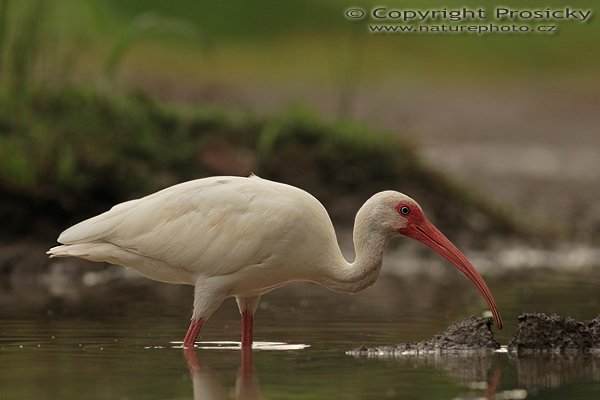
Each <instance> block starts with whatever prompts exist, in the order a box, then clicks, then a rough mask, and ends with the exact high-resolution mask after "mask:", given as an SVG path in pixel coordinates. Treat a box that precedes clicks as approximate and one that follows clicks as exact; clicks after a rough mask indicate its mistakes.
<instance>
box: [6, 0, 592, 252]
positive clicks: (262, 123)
mask: <svg viewBox="0 0 600 400" xmlns="http://www.w3.org/2000/svg"><path fill="white" fill-rule="evenodd" d="M363 4H367V5H368V4H371V5H374V4H376V2H368V3H363ZM461 4H462V5H464V6H468V5H473V6H479V5H480V4H479V3H476V2H473V1H470V0H469V1H465V2H464V3H461ZM505 4H506V5H513V6H517V5H519V6H523V4H522V2H516V1H506V2H505ZM533 4H534V3H532V5H533ZM351 5H353V4H351V3H349V2H347V1H341V0H336V1H331V2H318V1H316V0H311V1H304V2H296V3H281V2H273V1H264V0H261V1H257V2H253V3H252V4H251V5H249V4H248V3H247V2H243V1H240V0H236V1H231V2H226V3H215V2H190V1H182V0H179V1H172V2H161V1H155V0H152V1H150V0H147V1H127V2H122V1H116V0H109V1H100V0H90V1H87V2H79V1H75V0H56V1H53V2H47V1H44V0H22V1H15V0H0V193H1V194H2V196H3V199H4V205H3V207H2V209H1V210H0V213H1V215H0V216H1V217H2V218H4V219H5V221H8V222H9V224H8V226H10V227H11V228H10V229H11V230H13V231H15V232H19V231H20V232H24V233H26V232H31V231H33V230H34V229H35V228H33V227H32V224H33V223H34V222H39V221H44V220H53V221H55V222H56V221H60V223H61V224H63V223H65V221H66V220H69V221H71V220H75V219H77V218H80V217H81V216H82V215H81V214H82V213H86V214H88V215H89V213H92V212H97V211H100V210H102V209H104V208H106V207H107V206H109V205H111V204H113V203H114V202H117V201H121V200H125V199H128V198H131V197H133V196H140V195H143V194H146V193H149V192H151V191H153V190H156V189H159V188H162V187H164V186H167V185H170V184H174V183H176V182H180V181H182V180H186V179H193V178H198V177H202V176H208V175H214V174H241V175H244V174H248V173H250V172H255V173H257V174H259V175H261V176H263V177H265V178H273V179H276V180H281V181H285V182H287V183H290V184H294V185H297V186H300V187H302V188H305V189H307V190H308V191H310V192H311V193H313V194H315V195H316V196H317V197H318V198H320V199H321V200H322V201H323V202H324V203H325V205H326V206H328V207H331V209H332V210H333V214H334V216H335V217H347V216H349V215H351V214H353V213H354V212H355V211H356V209H357V208H358V206H359V205H360V203H361V202H362V201H364V200H365V198H366V197H367V196H368V195H370V194H372V193H374V192H375V191H378V190H383V189H398V190H401V191H403V192H406V193H407V194H409V195H411V196H413V197H415V198H416V199H418V200H419V201H420V202H421V203H424V205H425V208H426V209H427V210H429V211H430V213H433V214H434V219H435V220H436V221H437V222H438V223H439V224H440V225H442V227H444V228H446V229H454V230H457V231H460V232H471V238H473V239H480V240H484V238H486V237H488V236H487V235H489V234H490V233H491V232H494V233H496V234H499V235H504V234H508V233H523V232H524V231H525V230H527V229H526V228H525V227H523V226H521V225H519V224H517V223H516V222H515V220H514V217H513V216H512V215H510V214H509V213H508V212H507V211H506V210H504V209H500V208H498V207H496V206H495V205H493V204H491V203H489V202H488V201H486V200H484V199H482V198H481V197H480V196H478V195H477V194H474V193H472V192H470V191H468V190H466V189H465V188H464V187H462V186H461V185H460V184H458V183H456V182H454V181H452V179H451V178H449V177H447V176H446V175H444V174H443V173H441V172H439V171H436V170H434V169H432V168H431V167H429V166H428V165H425V164H424V163H423V162H422V161H421V159H420V158H419V156H418V151H417V149H416V148H415V146H414V145H413V144H412V143H411V142H410V141H409V140H407V139H405V138H404V137H403V136H402V132H399V133H397V134H395V135H393V136H392V135H389V134H384V133H380V132H374V131H373V130H371V129H369V128H366V127H364V126H361V125H358V124H356V123H353V122H349V121H348V120H347V119H345V118H344V117H345V116H351V110H352V107H351V104H352V101H353V99H352V97H353V96H355V95H356V92H355V91H354V90H353V87H354V86H355V85H356V81H357V80H364V81H367V82H369V83H373V82H377V81H378V80H383V79H400V80H405V81H407V82H408V81H410V80H414V79H417V80H418V79H427V80H431V79H433V80H453V79H459V80H461V79H462V80H473V79H487V80H499V81H501V80H502V79H506V69H507V68H510V71H511V74H510V76H511V79H521V78H522V79H528V78H530V77H532V76H535V77H540V76H544V74H550V73H551V70H554V72H556V70H557V69H560V70H563V71H567V70H568V71H570V72H569V74H571V75H573V74H577V79H580V80H585V81H586V82H593V80H594V79H597V76H598V75H597V69H598V67H600V56H599V55H598V54H597V52H590V51H588V49H589V48H592V44H593V43H596V41H597V39H598V36H600V30H599V29H598V25H597V24H596V23H590V24H585V25H581V26H577V25H575V24H567V23H565V24H562V25H561V30H563V32H562V34H559V35H557V36H556V37H554V38H552V39H550V38H548V37H542V36H535V35H531V36H527V37H525V36H521V37H515V36H511V35H496V36H488V37H486V40H485V41H483V40H482V39H481V38H479V37H475V36H466V35H460V36H453V35H449V36H446V37H441V36H435V37H431V36H428V35H420V36H419V35H417V36H418V37H416V36H411V37H407V36H403V37H398V36H393V35H388V36H387V37H384V36H381V35H368V34H366V25H365V23H362V22H352V21H348V20H346V19H345V18H344V17H343V11H344V9H345V8H347V7H348V6H351ZM367 5H365V6H364V7H365V8H368V7H367ZM388 5H389V6H390V7H394V6H402V7H409V6H410V7H417V6H418V7H420V8H427V7H441V6H443V5H445V3H442V2H439V1H412V2H389V3H388ZM546 5H549V6H559V5H561V6H562V3H561V2H558V1H553V0H552V1H550V0H549V1H548V2H547V4H546ZM577 5H578V4H572V6H577ZM579 5H581V6H583V5H584V3H581V4H579ZM487 6H488V7H492V6H493V5H492V4H489V5H487ZM564 31H568V32H569V34H568V35H566V34H564ZM550 40H552V42H550ZM550 58H552V60H554V61H553V62H552V63H551V65H548V63H547V62H546V61H547V60H548V59H550ZM584 58H585V60H586V62H585V63H584V62H581V60H583V59H584ZM473 60H476V63H474V62H473ZM441 72H443V73H441ZM569 76H570V75H569ZM165 77H169V78H168V82H169V83H168V84H169V85H170V86H173V87H175V88H179V89H182V88H183V89H186V90H187V89H189V88H190V87H195V88H200V87H202V86H203V85H205V84H206V82H212V81H217V82H227V83H228V84H236V83H238V82H241V81H244V82H250V83H251V84H252V85H262V84H263V83H265V82H271V83H275V84H276V85H277V84H279V83H285V84H288V83H290V82H291V83H293V84H297V85H300V86H301V85H304V84H306V83H307V82H310V83H311V84H313V85H316V86H319V85H322V83H323V82H329V83H332V86H333V87H335V88H336V89H335V90H337V91H339V104H338V107H339V109H338V116H339V117H340V119H339V123H335V124H334V123H328V122H325V121H323V120H321V119H320V118H319V117H317V116H316V115H315V113H313V112H311V111H308V110H307V109H305V107H306V106H305V105H304V106H301V107H296V108H295V109H294V111H293V112H289V113H283V114H281V115H274V116H273V115H272V116H266V117H265V116H261V117H258V116H255V115H252V114H249V113H241V112H239V111H236V110H235V109H232V108H228V107H223V106H214V105H210V104H207V103H204V102H203V103H201V104H194V105H193V106H191V105H188V106H182V105H179V106H176V105H174V104H175V103H173V102H165V101H162V100H156V99H155V98H153V97H152V95H151V94H150V92H152V91H151V90H146V89H147V87H152V86H153V85H154V83H155V82H161V80H162V79H164V78H165ZM298 77H300V78H301V79H297V78H298ZM132 92H133V93H134V94H130V93H132ZM176 92H177V90H175V91H171V92H169V93H176ZM176 97H177V96H175V98H173V99H170V100H178V99H177V98H176ZM303 107H304V108H303ZM84 210H85V211H84ZM67 216H69V217H67ZM44 217H46V218H44Z"/></svg>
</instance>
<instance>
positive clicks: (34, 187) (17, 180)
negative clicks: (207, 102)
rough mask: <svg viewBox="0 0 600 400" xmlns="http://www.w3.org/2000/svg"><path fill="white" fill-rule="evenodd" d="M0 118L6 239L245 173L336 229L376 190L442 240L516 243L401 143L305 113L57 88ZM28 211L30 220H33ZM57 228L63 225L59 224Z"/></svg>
mask: <svg viewBox="0 0 600 400" xmlns="http://www.w3.org/2000/svg"><path fill="white" fill-rule="evenodd" d="M28 100H29V101H28V102H21V103H20V106H19V108H18V109H14V108H11V107H10V105H8V104H6V103H4V104H2V107H0V110H2V113H1V114H0V191H1V192H2V196H3V197H4V199H5V200H7V201H6V202H5V204H4V207H3V209H2V210H0V212H2V215H1V218H2V219H3V220H4V221H9V224H8V225H7V226H12V227H13V228H15V230H16V231H19V230H22V229H26V230H29V229H31V227H32V224H35V223H36V222H39V221H40V220H48V219H50V220H52V219H54V220H55V221H56V219H58V220H64V219H65V218H66V216H70V217H69V218H70V219H76V218H81V217H82V215H81V214H82V213H90V212H97V211H100V210H102V209H105V208H107V207H109V206H110V205H112V204H113V203H115V202H118V201H123V200H126V199H129V198H132V197H136V196H141V195H144V194H147V193H149V192H152V191H154V190H157V189H160V188H163V187H165V186H168V185H171V184H175V183H178V182H180V181H183V180H188V179H194V178H199V177H203V176H210V175H221V174H235V175H247V174H250V173H252V172H254V173H256V174H258V175H260V176H262V177H265V178H271V179H275V180H279V181H284V182H286V183H290V184H292V185H296V186H299V187H302V188H304V189H306V190H308V191H310V192H311V193H313V194H315V195H316V196H317V197H318V198H319V199H320V200H321V201H322V202H323V203H324V204H325V205H326V206H327V207H328V208H330V209H331V210H332V213H333V215H334V217H338V218H348V217H350V216H352V215H354V213H355V212H356V210H357V209H358V207H359V206H360V205H361V203H362V202H363V201H365V199H366V198H367V197H368V196H370V195H371V194H373V193H375V192H377V191H380V190H386V189H397V190H401V191H403V192H405V193H407V194H409V195H411V196H414V197H415V198H416V199H418V200H419V201H420V202H421V203H422V204H424V205H425V206H426V209H427V210H430V211H431V212H430V214H432V215H433V216H434V217H433V218H434V220H436V222H438V223H439V224H440V225H441V226H442V227H445V228H446V229H453V230H454V231H456V232H457V233H461V232H462V233H465V234H466V232H470V233H469V237H470V238H471V239H473V238H476V237H477V235H479V234H482V233H485V234H491V233H492V232H494V233H495V234H499V235H504V234H508V233H523V227H522V226H520V225H518V224H516V223H515V222H514V220H513V218H512V217H511V216H510V215H509V214H508V213H507V212H506V211H505V210H502V209H500V208H497V207H495V206H494V205H492V204H491V203H489V202H487V201H485V200H483V199H482V198H480V197H478V196H477V195H475V194H473V193H471V192H470V191H467V190H465V189H464V188H463V187H462V186H460V185H459V184H457V183H455V182H453V181H451V180H450V179H449V178H448V177H446V176H445V175H443V174H442V173H439V172H437V171H435V170H433V169H431V168H430V167H429V166H428V165H426V164H424V163H423V162H422V161H421V160H420V158H419V156H418V153H417V151H416V149H415V147H414V146H413V145H412V144H411V143H410V142H409V141H407V140H405V139H402V138H401V137H397V136H391V135H387V134H384V133H378V132H373V131H371V130H369V129H367V128H365V127H362V126H359V125H357V124H351V123H343V124H333V123H327V122H324V121H323V120H321V119H319V118H317V117H316V116H314V114H312V113H310V112H307V111H305V110H296V111H293V112H289V113H287V114H284V115H280V116H277V117H273V118H262V119H258V118H256V117H253V116H252V115H251V114H241V113H237V112H232V111H227V110H225V109H221V108H215V107H208V106H207V107H195V108H193V109H192V108H183V107H173V106H169V105H165V104H161V103H158V102H156V101H154V100H153V99H151V98H150V97H148V96H146V95H143V94H137V95H130V96H123V97H109V96H107V95H101V94H99V93H98V92H96V91H81V90H77V89H65V88H62V89H60V90H56V91H50V90H44V91H39V92H34V93H31V95H30V96H29V97H28ZM36 210H37V211H36ZM63 223H64V221H63Z"/></svg>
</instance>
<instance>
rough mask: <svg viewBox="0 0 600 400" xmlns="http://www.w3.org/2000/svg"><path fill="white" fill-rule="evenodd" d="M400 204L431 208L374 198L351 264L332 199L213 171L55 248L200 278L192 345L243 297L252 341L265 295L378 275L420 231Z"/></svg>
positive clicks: (152, 274) (176, 277)
mask: <svg viewBox="0 0 600 400" xmlns="http://www.w3.org/2000/svg"><path fill="white" fill-rule="evenodd" d="M400 204H404V205H406V206H409V207H410V208H412V209H413V210H414V213H413V214H415V215H416V216H418V214H421V213H422V212H421V210H420V207H419V206H418V205H417V204H416V203H415V202H414V200H412V199H410V198H409V197H407V196H405V195H403V194H401V193H397V192H392V191H388V192H382V193H379V194H377V195H375V196H373V197H372V198H371V199H370V200H369V201H367V202H366V203H365V205H364V206H363V207H362V208H361V210H360V211H359V213H358V214H357V219H356V223H355V230H354V236H355V237H354V241H355V246H356V253H357V257H356V261H355V262H354V263H352V264H350V263H348V262H347V261H346V260H345V259H344V258H343V256H342V254H341V252H340V250H339V247H338V245H337V240H336V236H335V232H334V229H333V225H332V223H331V220H330V218H329V216H328V214H327V212H326V210H325V208H324V207H323V206H322V205H321V203H320V202H319V201H318V200H317V199H315V198H314V197H313V196H311V195H310V194H308V193H307V192H305V191H303V190H300V189H298V188H295V187H293V186H289V185H285V184H281V183H276V182H271V181H268V180H264V179H261V178H258V177H255V176H251V177H249V178H244V177H212V178H205V179H198V180H194V181H190V182H185V183H181V184H179V185H175V186H172V187H169V188H166V189H164V190H161V191H159V192H156V193H154V194H151V195H148V196H146V197H143V198H140V199H137V200H131V201H127V202H125V203H121V204H118V205H116V206H114V207H113V208H112V209H111V210H109V211H107V212H105V213H103V214H100V215H98V216H95V217H93V218H90V219H88V220H85V221H83V222H81V223H79V224H77V225H74V226H73V227H71V228H69V229H67V230H65V231H64V232H63V233H62V234H61V235H60V236H59V238H58V241H59V242H60V243H62V245H61V246H56V247H53V248H51V249H50V250H49V251H48V254H50V257H65V256H75V257H81V258H85V259H88V260H92V261H106V262H110V263H114V264H119V265H122V266H125V267H129V268H132V269H134V270H136V271H138V272H140V273H141V274H143V275H145V276H147V277H149V278H151V279H155V280H159V281H164V282H171V283H184V284H191V285H194V286H195V293H194V294H195V296H194V311H193V314H192V324H191V325H190V329H189V330H188V335H186V340H185V341H184V342H185V343H184V345H185V346H191V345H193V343H194V340H195V338H196V335H197V333H198V331H199V330H200V326H201V324H202V322H204V321H206V320H207V319H208V318H209V317H210V315H211V314H212V313H213V312H214V311H215V310H216V309H217V308H218V307H219V305H220V304H221V303H222V301H223V300H224V299H225V298H227V297H231V296H235V297H236V298H237V300H238V305H239V306H240V312H242V315H243V317H244V318H243V332H242V336H243V340H242V341H243V343H244V344H249V343H251V341H252V317H253V315H254V312H255V310H256V306H257V304H258V301H259V299H260V295H262V294H264V293H266V292H268V291H269V290H272V289H274V288H277V287H279V286H281V285H283V284H285V283H287V282H290V281H292V280H305V281H314V282H318V283H321V284H323V285H325V286H327V287H329V288H331V289H333V290H338V291H346V292H356V291H358V290H361V289H363V288H365V287H367V286H369V285H370V284H372V283H373V282H374V281H375V279H376V278H377V274H378V272H379V269H380V267H381V259H382V255H383V251H384V250H385V246H386V245H387V242H388V241H389V239H390V238H391V237H393V236H396V235H398V234H405V235H407V236H411V235H409V234H408V233H406V232H403V231H402V230H405V229H408V227H410V225H411V221H410V218H408V219H407V218H405V217H404V216H402V215H401V213H400V212H399V211H398V206H399V205H400ZM411 218H412V217H411ZM423 218H424V216H423ZM411 237H412V236H411ZM417 239H419V240H422V239H420V238H417ZM422 241H423V240H422ZM426 244H428V243H426ZM428 245H429V244H428ZM430 247H432V246H431V245H430ZM435 250H436V251H438V252H439V250H438V249H435ZM440 254H441V253H440ZM442 255H443V256H444V257H446V256H445V255H444V254H442ZM446 258H447V257H446ZM451 261H452V260H451ZM463 272H464V271H463ZM476 284H477V283H476ZM483 285H485V284H483ZM478 286H479V285H478ZM480 290H482V288H481V287H480ZM485 290H487V287H485ZM484 294H485V293H484ZM490 296H491V295H490ZM248 336H249V337H248Z"/></svg>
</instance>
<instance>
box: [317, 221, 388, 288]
mask: <svg viewBox="0 0 600 400" xmlns="http://www.w3.org/2000/svg"><path fill="white" fill-rule="evenodd" d="M360 217H361V215H360V214H359V215H357V218H356V221H355V224H354V235H353V240H354V251H355V254H356V257H355V259H354V262H352V263H348V262H347V261H346V260H343V261H339V262H338V263H337V265H336V266H335V267H333V268H330V271H331V276H330V281H329V282H327V286H328V287H329V288H330V289H332V290H335V291H338V292H348V293H356V292H359V291H361V290H363V289H365V288H367V287H369V286H371V285H372V284H373V283H375V281H376V280H377V276H378V275H379V271H380V269H381V263H382V261H383V253H384V252H385V248H386V247H387V244H388V242H389V240H390V238H391V237H390V236H388V235H386V234H385V232H384V231H383V230H382V229H381V228H380V227H378V226H377V224H376V223H374V222H373V221H368V220H365V219H364V218H360Z"/></svg>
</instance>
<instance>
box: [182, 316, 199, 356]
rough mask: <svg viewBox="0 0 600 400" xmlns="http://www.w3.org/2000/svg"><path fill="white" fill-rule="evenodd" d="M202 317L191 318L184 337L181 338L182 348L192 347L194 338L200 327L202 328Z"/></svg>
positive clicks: (194, 341)
mask: <svg viewBox="0 0 600 400" xmlns="http://www.w3.org/2000/svg"><path fill="white" fill-rule="evenodd" d="M202 322H203V321H202V319H193V320H192V322H190V327H189V328H188V330H187V333H186V334H185V338H184V339H183V348H184V349H193V348H194V344H195V343H196V338H197V337H198V334H199V333H200V328H202Z"/></svg>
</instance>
